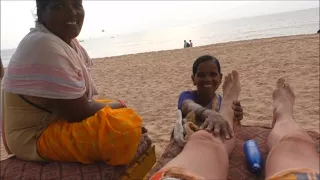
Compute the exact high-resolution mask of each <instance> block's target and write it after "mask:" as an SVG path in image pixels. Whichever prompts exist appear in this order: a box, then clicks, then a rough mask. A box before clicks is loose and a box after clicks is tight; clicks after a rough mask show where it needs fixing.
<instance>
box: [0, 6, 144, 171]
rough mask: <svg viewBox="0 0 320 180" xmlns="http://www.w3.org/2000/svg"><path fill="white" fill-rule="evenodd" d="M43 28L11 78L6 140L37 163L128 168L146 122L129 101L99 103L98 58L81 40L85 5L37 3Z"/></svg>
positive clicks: (7, 79)
mask: <svg viewBox="0 0 320 180" xmlns="http://www.w3.org/2000/svg"><path fill="white" fill-rule="evenodd" d="M36 2H37V15H38V20H37V22H36V26H35V28H33V29H31V31H30V32H29V33H28V34H27V35H26V36H25V37H24V38H23V39H22V41H21V42H20V44H19V46H18V47H17V50H16V52H15V54H14V55H13V56H12V59H11V61H10V63H9V65H8V68H7V73H6V74H5V76H4V80H3V81H4V82H3V84H4V98H3V100H4V104H5V106H4V111H5V116H4V135H5V136H4V141H5V144H7V147H8V150H9V151H11V152H12V153H13V154H15V155H16V156H17V157H19V158H21V159H24V160H32V161H71V162H81V163H84V164H90V163H94V162H95V161H105V162H107V163H108V164H110V165H124V164H128V163H129V162H130V161H131V160H132V159H133V157H134V155H135V153H136V150H137V147H138V144H139V141H140V137H141V134H142V129H143V128H142V125H141V124H142V119H141V117H140V116H139V115H138V114H137V113H136V112H135V111H134V110H133V109H131V108H127V107H126V106H125V104H124V103H123V102H122V101H112V100H95V99H93V96H94V95H96V94H97V90H96V88H95V85H94V82H93V80H92V78H91V76H90V73H89V70H88V67H91V66H92V61H91V59H90V58H89V57H88V54H87V52H86V51H85V50H84V48H83V47H81V45H80V44H79V43H78V41H77V40H76V39H75V38H76V37H77V36H78V35H79V33H80V31H81V28H82V25H83V20H84V16H85V12H84V9H83V6H82V0H37V1H36Z"/></svg>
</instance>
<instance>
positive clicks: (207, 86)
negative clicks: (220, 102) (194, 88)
mask: <svg viewBox="0 0 320 180" xmlns="http://www.w3.org/2000/svg"><path fill="white" fill-rule="evenodd" d="M203 87H205V88H210V87H212V85H210V84H207V85H203Z"/></svg>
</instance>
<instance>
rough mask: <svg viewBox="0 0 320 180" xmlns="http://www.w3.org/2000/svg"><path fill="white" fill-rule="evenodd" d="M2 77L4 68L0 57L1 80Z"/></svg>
mask: <svg viewBox="0 0 320 180" xmlns="http://www.w3.org/2000/svg"><path fill="white" fill-rule="evenodd" d="M3 75H4V67H3V64H2V59H1V57H0V79H2V77H3Z"/></svg>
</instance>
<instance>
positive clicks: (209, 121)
mask: <svg viewBox="0 0 320 180" xmlns="http://www.w3.org/2000/svg"><path fill="white" fill-rule="evenodd" d="M203 113H204V114H205V117H206V118H205V120H204V122H203V124H202V125H201V126H200V129H203V130H206V131H208V132H210V133H213V135H215V136H219V135H220V136H221V138H222V139H230V138H231V137H232V134H233V131H232V129H231V127H230V126H229V123H228V122H227V121H226V120H225V119H224V118H223V117H222V116H221V115H220V114H219V113H217V112H215V111H214V110H209V109H208V110H206V111H204V112H203Z"/></svg>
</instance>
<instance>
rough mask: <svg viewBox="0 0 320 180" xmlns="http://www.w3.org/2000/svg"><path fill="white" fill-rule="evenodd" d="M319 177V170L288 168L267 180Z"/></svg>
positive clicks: (308, 179)
mask: <svg viewBox="0 0 320 180" xmlns="http://www.w3.org/2000/svg"><path fill="white" fill-rule="evenodd" d="M317 176H318V177H319V172H317V171H315V170H312V169H305V168H301V169H290V170H287V171H285V172H281V173H279V174H276V175H274V176H272V177H270V178H268V180H302V179H303V180H317Z"/></svg>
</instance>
